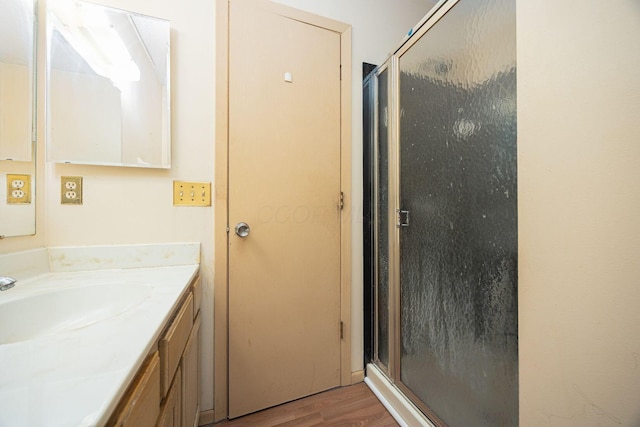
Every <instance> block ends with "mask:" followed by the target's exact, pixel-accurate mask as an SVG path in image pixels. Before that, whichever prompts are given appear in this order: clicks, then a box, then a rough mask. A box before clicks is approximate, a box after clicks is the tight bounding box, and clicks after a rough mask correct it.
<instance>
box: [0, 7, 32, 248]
mask: <svg viewBox="0 0 640 427" xmlns="http://www.w3.org/2000/svg"><path fill="white" fill-rule="evenodd" d="M34 10H35V2H34V0H0V239H1V238H4V237H10V236H23V235H31V234H35V227H36V218H35V217H36V209H35V197H34V195H35V170H36V168H35V142H34V141H35V131H34V124H35V120H34V111H35V108H34V104H35V96H34V94H35V88H34V81H35V78H34V74H35V73H34V52H35V14H34ZM14 174H15V175H17V176H18V178H16V177H8V175H14ZM23 177H26V178H28V179H23ZM9 178H11V179H12V180H13V181H9ZM8 182H9V185H8V184H7V183H8ZM12 182H14V185H15V187H20V188H14V187H13V186H12V185H11V183H12ZM14 191H15V192H16V194H15V195H18V196H21V197H8V196H12V193H13V192H14Z"/></svg>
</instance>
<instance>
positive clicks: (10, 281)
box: [0, 276, 17, 291]
mask: <svg viewBox="0 0 640 427" xmlns="http://www.w3.org/2000/svg"><path fill="white" fill-rule="evenodd" d="M16 282H17V280H16V279H14V278H13V277H9V276H0V291H6V290H7V289H11V288H13V287H14V286H15V285H16Z"/></svg>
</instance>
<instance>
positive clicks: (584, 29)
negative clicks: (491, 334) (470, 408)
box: [517, 0, 640, 427]
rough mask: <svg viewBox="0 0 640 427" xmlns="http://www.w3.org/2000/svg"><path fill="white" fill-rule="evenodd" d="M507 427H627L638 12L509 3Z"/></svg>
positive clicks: (635, 250)
mask: <svg viewBox="0 0 640 427" xmlns="http://www.w3.org/2000/svg"><path fill="white" fill-rule="evenodd" d="M517 7H518V9H517V27H518V157H519V160H518V168H519V170H518V179H519V189H518V197H519V214H518V216H519V241H520V249H519V251H520V269H519V282H520V284H519V288H520V289H519V313H520V420H521V422H520V425H521V426H522V427H529V426H554V427H555V426H580V427H590V426H594V427H595V426H618V425H623V426H639V425H640V403H639V402H640V401H639V398H640V261H639V259H640V175H639V172H638V171H640V168H639V166H638V165H639V164H640V79H639V76H640V74H639V73H640V49H638V40H640V3H638V2H637V1H625V0H615V1H610V2H601V1H596V0H566V1H560V2H558V1H553V0H538V1H523V0H521V1H518V4H517Z"/></svg>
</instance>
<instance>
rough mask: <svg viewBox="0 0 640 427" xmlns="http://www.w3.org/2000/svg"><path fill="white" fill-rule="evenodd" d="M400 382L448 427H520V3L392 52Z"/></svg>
mask: <svg viewBox="0 0 640 427" xmlns="http://www.w3.org/2000/svg"><path fill="white" fill-rule="evenodd" d="M398 67H399V77H398V78H399V83H398V85H399V114H398V120H399V130H398V132H399V134H398V138H399V147H398V150H399V203H400V206H399V210H400V211H399V214H398V218H397V220H398V232H399V233H400V236H399V242H400V248H399V250H400V260H399V269H400V272H399V275H400V313H399V321H400V343H399V345H400V349H399V353H400V361H399V366H400V371H399V373H400V378H399V380H400V381H399V382H400V385H401V388H402V389H403V391H405V393H406V394H408V395H409V396H411V397H412V398H413V400H414V401H416V402H417V403H418V406H420V407H421V408H422V409H423V410H424V411H425V412H426V413H427V415H428V416H430V418H432V419H433V420H434V421H435V422H436V423H438V424H446V425H448V426H449V427H465V426H474V427H483V426H486V427H490V426H517V425H518V335H517V332H518V318H517V198H516V196H517V194H516V190H517V186H516V50H515V0H486V1H472V0H460V1H459V2H458V3H457V4H456V5H455V6H454V7H452V8H451V9H450V10H449V11H448V12H446V14H444V16H443V17H442V18H440V19H439V20H438V21H437V22H436V23H435V24H433V26H431V27H430V28H429V29H428V31H426V32H425V33H424V35H422V36H420V38H418V39H417V41H415V43H413V44H411V45H410V47H408V48H404V49H403V50H401V51H400V53H399V55H398Z"/></svg>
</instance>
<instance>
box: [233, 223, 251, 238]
mask: <svg viewBox="0 0 640 427" xmlns="http://www.w3.org/2000/svg"><path fill="white" fill-rule="evenodd" d="M250 231H251V228H250V227H249V224H247V223H246V222H239V223H237V224H236V235H237V236H238V237H247V236H248V235H249V232H250Z"/></svg>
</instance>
